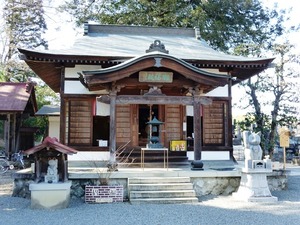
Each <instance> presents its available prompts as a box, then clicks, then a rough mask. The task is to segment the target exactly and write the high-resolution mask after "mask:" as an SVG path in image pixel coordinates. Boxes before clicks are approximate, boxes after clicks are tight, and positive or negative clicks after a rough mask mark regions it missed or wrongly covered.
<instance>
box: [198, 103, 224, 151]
mask: <svg viewBox="0 0 300 225" xmlns="http://www.w3.org/2000/svg"><path fill="white" fill-rule="evenodd" d="M227 104H228V102H226V101H213V103H212V104H211V105H207V106H203V145H224V144H225V126H226V117H227V116H226V115H227V111H228V110H227Z"/></svg>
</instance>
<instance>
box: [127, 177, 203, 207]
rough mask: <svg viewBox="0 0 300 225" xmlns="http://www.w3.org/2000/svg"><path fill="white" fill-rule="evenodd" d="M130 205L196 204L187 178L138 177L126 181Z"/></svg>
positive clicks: (194, 195)
mask: <svg viewBox="0 0 300 225" xmlns="http://www.w3.org/2000/svg"><path fill="white" fill-rule="evenodd" d="M128 189H129V200H130V202H131V203H153V204H158V203H159V204H161V203H168V204H170V203H196V202H198V198H197V197H196V193H195V191H194V189H193V184H192V183H191V181H190V178H189V177H140V178H130V179H129V181H128Z"/></svg>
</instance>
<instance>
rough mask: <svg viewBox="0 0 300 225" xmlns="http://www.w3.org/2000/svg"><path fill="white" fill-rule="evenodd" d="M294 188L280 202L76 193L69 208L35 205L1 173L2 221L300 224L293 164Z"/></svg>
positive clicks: (299, 186)
mask: <svg viewBox="0 0 300 225" xmlns="http://www.w3.org/2000/svg"><path fill="white" fill-rule="evenodd" d="M291 171H292V172H291V174H290V175H289V177H288V190H286V191H276V192H273V193H272V194H273V195H274V196H276V197H278V202H277V203H248V202H242V201H237V200H235V199H234V198H233V197H231V196H206V197H205V198H204V197H203V198H200V201H199V203H197V204H160V205H158V204H145V205H131V204H130V203H128V202H126V203H111V204H85V203H84V202H83V201H80V200H75V199H72V200H71V203H70V206H69V208H66V209H60V210H33V209H31V208H30V200H28V199H22V198H14V197H10V194H11V187H12V184H11V179H10V178H9V175H8V174H7V175H6V176H3V175H0V176H1V180H0V224H1V225H2V224H7V225H10V224H12V225H15V224H18V225H23V224H24V225H28V224H32V225H35V224H36V225H40V224H41V225H47V224H49V225H56V224H64V225H66V224H72V225H77V224H78V225H81V224H82V225H93V224H101V225H102V224H103V225H109V224H114V225H115V224H120V225H127V224H128V225H132V224H134V225H140V224H145V225H163V224H167V225H177V224H184V225H190V224H191V225H206V224H207V225H218V224H220V225H224V224H225V225H227V224H230V225H232V224H239V225H240V224H245V225H252V224H253V225H260V224H264V225H269V224H270V225H277V224H278V225H283V224H289V225H294V224H295V225H296V224H297V225H298V224H300V194H299V191H300V168H299V167H298V168H292V170H291Z"/></svg>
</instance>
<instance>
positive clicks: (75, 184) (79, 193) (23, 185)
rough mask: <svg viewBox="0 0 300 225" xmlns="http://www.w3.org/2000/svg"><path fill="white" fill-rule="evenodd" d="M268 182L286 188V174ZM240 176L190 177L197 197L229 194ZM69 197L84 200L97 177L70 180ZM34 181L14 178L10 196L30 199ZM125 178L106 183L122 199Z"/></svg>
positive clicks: (273, 185) (278, 187)
mask: <svg viewBox="0 0 300 225" xmlns="http://www.w3.org/2000/svg"><path fill="white" fill-rule="evenodd" d="M267 178H268V184H269V188H270V191H275V190H276V191H277V190H286V189H287V187H288V186H287V182H288V180H287V176H286V174H285V173H284V172H280V171H279V172H273V174H272V176H268V177H267ZM240 180H241V178H240V177H199V178H195V177H192V178H191V182H192V183H193V186H194V190H195V191H196V194H197V196H198V197H200V196H203V195H230V194H232V193H233V192H236V191H237V190H238V187H239V185H240ZM71 181H72V186H71V198H80V199H82V200H84V195H85V191H84V190H85V186H86V185H100V181H99V180H98V179H77V180H71ZM31 183H34V181H33V180H32V179H29V178H23V179H21V178H18V179H15V180H14V190H13V194H12V196H14V197H21V198H28V199H30V190H29V185H30V184H31ZM127 183H128V182H127V179H126V178H118V179H117V178H116V179H112V178H110V179H109V181H108V185H110V186H113V185H123V187H124V193H123V196H124V201H128V184H127Z"/></svg>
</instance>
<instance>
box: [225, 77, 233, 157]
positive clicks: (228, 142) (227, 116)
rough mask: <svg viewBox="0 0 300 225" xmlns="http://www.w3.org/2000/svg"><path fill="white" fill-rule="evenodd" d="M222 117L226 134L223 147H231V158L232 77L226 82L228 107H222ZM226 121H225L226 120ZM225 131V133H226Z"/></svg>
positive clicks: (231, 154)
mask: <svg viewBox="0 0 300 225" xmlns="http://www.w3.org/2000/svg"><path fill="white" fill-rule="evenodd" d="M224 107H225V109H227V110H224V116H225V118H224V119H225V121H226V122H227V124H226V125H227V129H226V128H225V129H226V130H227V134H226V132H225V138H227V140H225V145H226V146H229V147H231V148H232V149H231V150H230V158H233V130H232V77H231V78H230V79H229V80H228V105H227V106H224ZM226 119H227V120H226ZM226 130H225V131H226Z"/></svg>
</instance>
